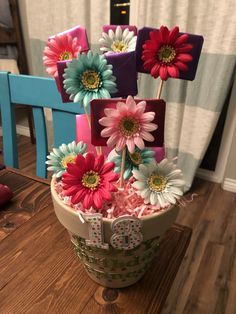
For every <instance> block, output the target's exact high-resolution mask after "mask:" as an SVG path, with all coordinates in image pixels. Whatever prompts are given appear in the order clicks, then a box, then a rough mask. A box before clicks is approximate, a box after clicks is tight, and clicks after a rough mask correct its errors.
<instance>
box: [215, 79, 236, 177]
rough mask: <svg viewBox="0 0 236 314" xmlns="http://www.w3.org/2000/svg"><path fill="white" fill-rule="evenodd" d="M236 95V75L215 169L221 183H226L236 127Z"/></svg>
mask: <svg viewBox="0 0 236 314" xmlns="http://www.w3.org/2000/svg"><path fill="white" fill-rule="evenodd" d="M235 95H236V74H235V77H234V84H233V88H232V91H231V97H230V101H229V107H228V112H227V117H226V120H225V125H224V131H223V136H222V139H221V144H220V150H219V154H218V158H217V163H216V169H215V175H216V176H217V177H219V178H220V182H223V181H224V175H225V170H226V167H227V163H228V158H229V154H230V148H231V144H232V141H233V136H234V132H235V127H236V106H235Z"/></svg>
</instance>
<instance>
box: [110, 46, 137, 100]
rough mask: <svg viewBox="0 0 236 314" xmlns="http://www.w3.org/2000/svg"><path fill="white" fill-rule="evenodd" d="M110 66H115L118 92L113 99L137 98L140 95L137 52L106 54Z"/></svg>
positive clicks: (114, 73)
mask: <svg viewBox="0 0 236 314" xmlns="http://www.w3.org/2000/svg"><path fill="white" fill-rule="evenodd" d="M104 56H105V58H106V59H107V63H108V64H112V66H113V75H114V76H115V77H116V84H117V89H118V92H117V93H115V94H112V97H127V96H129V95H131V96H135V95H137V93H138V86H137V72H136V58H135V51H130V52H122V53H105V54H104Z"/></svg>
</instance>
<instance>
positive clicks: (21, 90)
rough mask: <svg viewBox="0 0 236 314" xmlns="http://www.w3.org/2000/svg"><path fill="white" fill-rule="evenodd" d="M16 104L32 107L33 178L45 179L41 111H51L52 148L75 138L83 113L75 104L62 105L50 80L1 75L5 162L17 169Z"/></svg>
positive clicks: (0, 103) (44, 143) (44, 150)
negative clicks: (33, 134)
mask: <svg viewBox="0 0 236 314" xmlns="http://www.w3.org/2000/svg"><path fill="white" fill-rule="evenodd" d="M16 104H24V105H27V106H31V107H32V110H33V117H34V126H35V137H36V174H37V176H40V177H42V178H46V177H47V168H46V164H45V161H46V156H47V154H48V141H47V131H46V123H45V115H44V108H49V109H51V110H52V122H53V134H54V146H55V147H58V146H59V145H61V144H62V143H69V142H72V141H73V140H75V138H76V118H75V116H76V114H81V113H84V110H83V108H81V106H80V105H79V104H78V103H63V102H62V101H61V97H60V94H59V92H58V90H57V87H56V83H55V81H54V80H53V79H50V78H43V77H35V76H30V75H14V74H10V73H8V72H0V109H1V116H2V131H3V152H4V162H5V164H6V165H7V166H10V167H14V168H18V150H17V142H16V123H15V110H14V106H15V105H16Z"/></svg>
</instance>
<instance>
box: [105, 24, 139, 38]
mask: <svg viewBox="0 0 236 314" xmlns="http://www.w3.org/2000/svg"><path fill="white" fill-rule="evenodd" d="M117 26H120V27H121V29H122V32H123V31H124V30H125V29H126V28H128V29H129V31H130V32H132V31H133V32H134V36H136V35H137V27H136V26H134V25H103V27H102V31H103V32H104V33H108V31H109V29H112V30H113V32H115V30H116V28H117Z"/></svg>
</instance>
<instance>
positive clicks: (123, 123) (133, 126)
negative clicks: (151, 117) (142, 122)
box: [118, 117, 140, 137]
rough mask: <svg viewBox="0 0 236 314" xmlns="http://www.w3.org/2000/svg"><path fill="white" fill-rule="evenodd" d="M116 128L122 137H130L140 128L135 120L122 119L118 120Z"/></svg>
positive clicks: (130, 118) (129, 118)
mask: <svg viewBox="0 0 236 314" xmlns="http://www.w3.org/2000/svg"><path fill="white" fill-rule="evenodd" d="M118 128H119V130H120V132H121V134H122V135H123V136H125V137H130V136H133V135H135V134H136V133H137V132H138V131H139V128H140V126H139V123H138V121H137V120H136V119H134V118H132V117H124V118H122V119H121V120H120V122H119V125H118Z"/></svg>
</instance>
